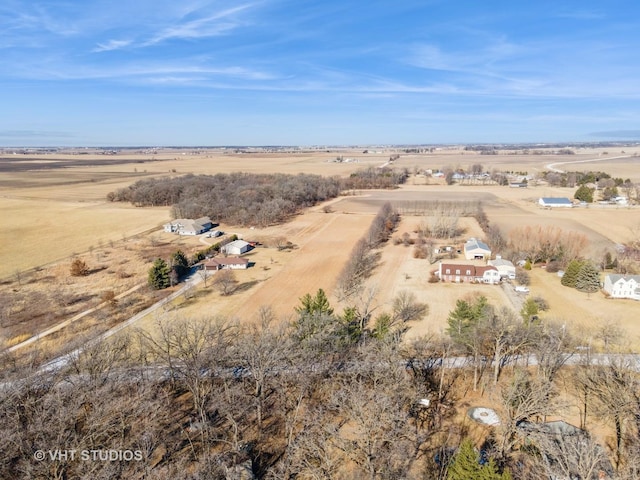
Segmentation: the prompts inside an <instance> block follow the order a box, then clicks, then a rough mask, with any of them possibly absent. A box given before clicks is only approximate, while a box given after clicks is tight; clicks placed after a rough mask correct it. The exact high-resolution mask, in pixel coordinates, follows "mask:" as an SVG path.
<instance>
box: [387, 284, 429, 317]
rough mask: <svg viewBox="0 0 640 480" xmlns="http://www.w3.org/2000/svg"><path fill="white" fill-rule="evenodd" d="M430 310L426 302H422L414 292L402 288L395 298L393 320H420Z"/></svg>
mask: <svg viewBox="0 0 640 480" xmlns="http://www.w3.org/2000/svg"><path fill="white" fill-rule="evenodd" d="M428 312H429V306H428V305H427V304H426V303H420V302H418V301H417V299H416V295H415V293H413V292H408V291H406V290H402V291H401V292H399V293H398V294H397V295H396V296H395V297H394V299H393V320H394V321H399V322H402V323H404V322H410V321H412V320H420V319H421V318H422V317H424V316H425V315H426V314H427V313H428Z"/></svg>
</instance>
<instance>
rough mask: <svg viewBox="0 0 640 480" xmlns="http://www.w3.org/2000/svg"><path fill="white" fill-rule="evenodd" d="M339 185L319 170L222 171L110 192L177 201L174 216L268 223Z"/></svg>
mask: <svg viewBox="0 0 640 480" xmlns="http://www.w3.org/2000/svg"><path fill="white" fill-rule="evenodd" d="M340 190H341V185H340V180H339V179H337V178H325V177H321V176H319V175H308V174H299V175H284V174H250V173H231V174H222V173H221V174H217V175H185V176H182V177H174V178H161V179H145V180H140V181H138V182H136V183H134V184H133V185H131V186H129V187H127V188H123V189H120V190H117V191H115V192H111V193H109V195H108V196H107V198H108V200H110V201H126V202H131V203H133V204H134V205H138V206H156V205H172V206H173V216H174V217H175V218H198V217H202V216H209V217H212V218H215V219H217V220H218V221H224V222H227V223H233V224H241V225H261V226H263V225H270V224H274V223H280V222H283V221H285V220H286V219H288V218H289V217H290V216H291V215H293V214H295V213H297V212H298V211H299V210H300V209H301V208H304V207H308V206H311V205H314V204H315V203H317V202H321V201H324V200H328V199H330V198H334V197H336V196H337V195H338V194H339V193H340Z"/></svg>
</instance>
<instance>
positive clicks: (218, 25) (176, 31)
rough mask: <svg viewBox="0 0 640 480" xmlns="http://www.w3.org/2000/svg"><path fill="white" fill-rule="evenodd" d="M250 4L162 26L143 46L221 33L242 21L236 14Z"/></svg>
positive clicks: (233, 27)
mask: <svg viewBox="0 0 640 480" xmlns="http://www.w3.org/2000/svg"><path fill="white" fill-rule="evenodd" d="M251 6H252V4H245V5H239V6H237V7H234V8H229V9H226V10H223V11H220V12H216V13H214V14H212V15H208V16H206V17H202V18H197V19H194V20H188V21H182V22H180V21H179V22H177V23H176V24H175V25H171V26H169V27H166V28H164V29H163V30H161V31H160V32H159V33H157V34H156V35H154V36H153V37H152V38H151V39H149V40H148V41H146V42H144V43H143V46H149V45H155V44H158V43H161V42H164V41H167V40H170V39H186V40H188V39H195V38H204V37H213V36H218V35H223V34H225V33H227V32H229V31H231V30H233V29H235V28H237V27H238V26H240V25H242V22H241V21H240V20H239V19H238V18H237V14H238V13H240V12H242V11H245V10H247V9H249V8H250V7H251Z"/></svg>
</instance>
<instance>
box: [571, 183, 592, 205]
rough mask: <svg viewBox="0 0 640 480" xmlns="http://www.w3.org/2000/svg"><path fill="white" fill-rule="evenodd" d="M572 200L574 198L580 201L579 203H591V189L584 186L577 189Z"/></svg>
mask: <svg viewBox="0 0 640 480" xmlns="http://www.w3.org/2000/svg"><path fill="white" fill-rule="evenodd" d="M573 198H575V199H576V200H580V201H581V202H587V203H591V202H593V189H591V188H589V187H587V186H586V185H582V186H581V187H579V188H578V190H576V193H575V194H574V195H573Z"/></svg>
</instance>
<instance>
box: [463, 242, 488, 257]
mask: <svg viewBox="0 0 640 480" xmlns="http://www.w3.org/2000/svg"><path fill="white" fill-rule="evenodd" d="M464 256H465V258H466V259H467V260H484V259H485V258H489V257H490V256H491V249H490V248H489V245H487V244H486V243H484V242H481V241H480V240H478V239H476V238H470V239H469V240H467V242H466V243H465V244H464Z"/></svg>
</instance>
